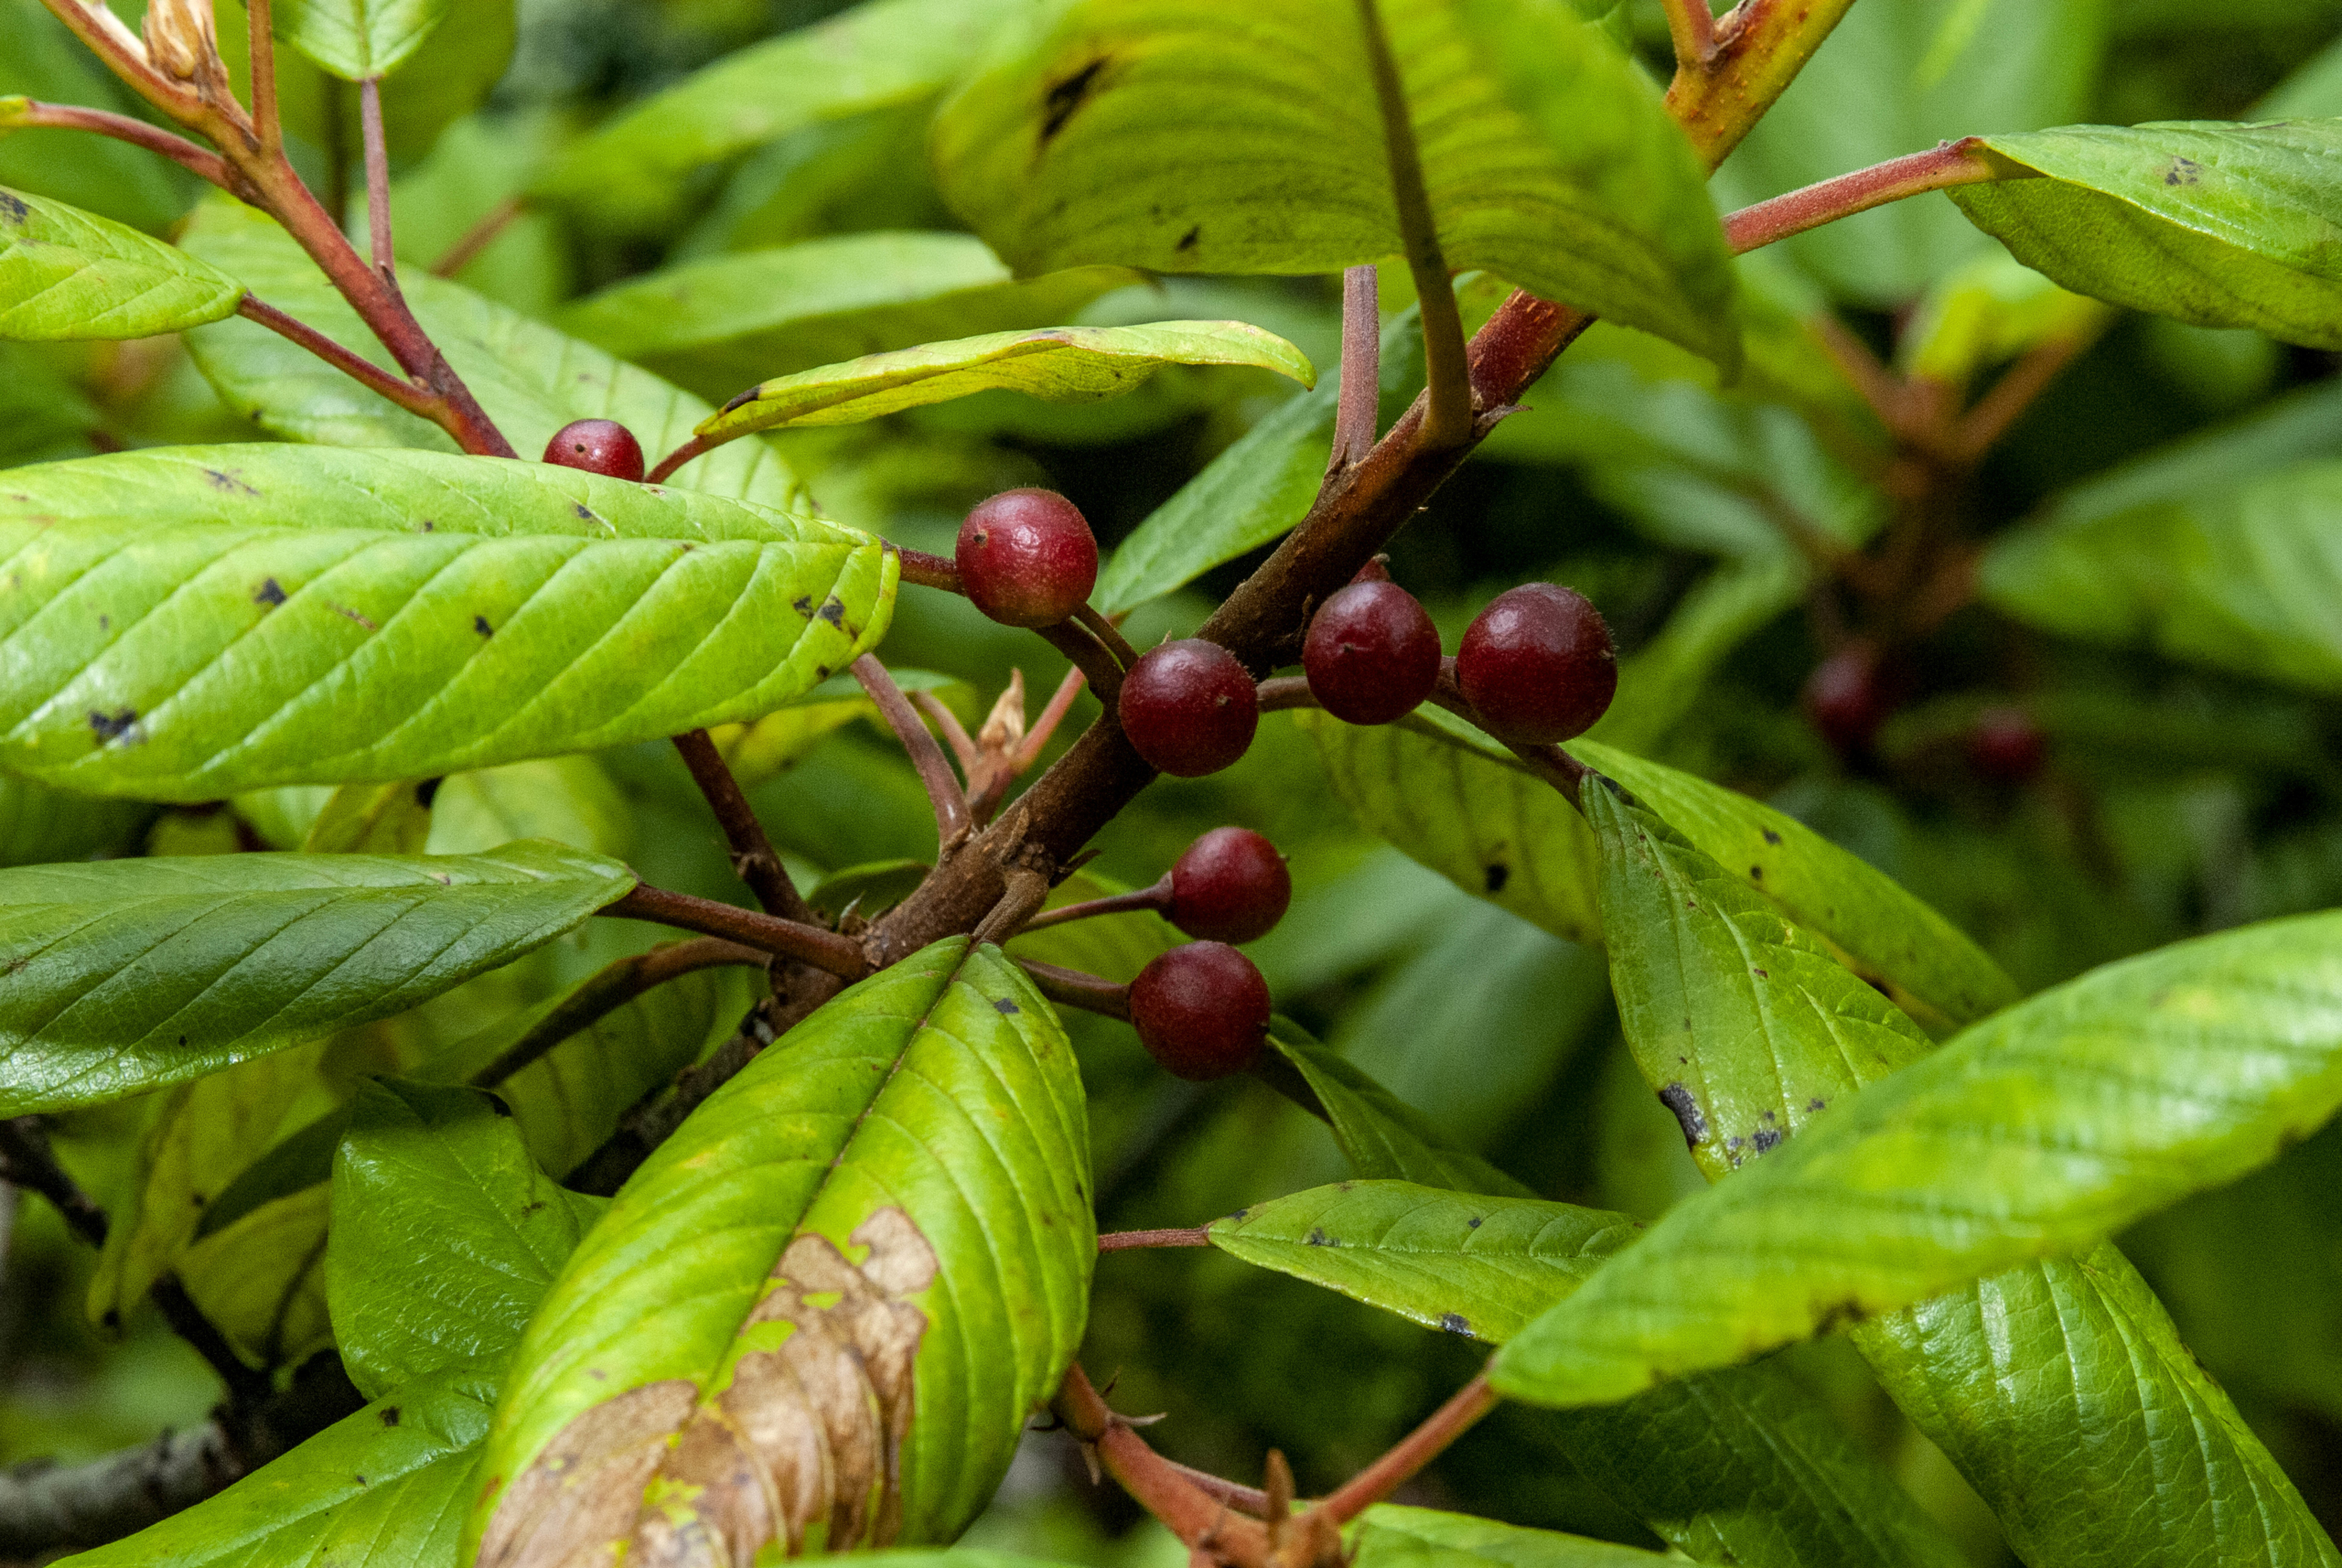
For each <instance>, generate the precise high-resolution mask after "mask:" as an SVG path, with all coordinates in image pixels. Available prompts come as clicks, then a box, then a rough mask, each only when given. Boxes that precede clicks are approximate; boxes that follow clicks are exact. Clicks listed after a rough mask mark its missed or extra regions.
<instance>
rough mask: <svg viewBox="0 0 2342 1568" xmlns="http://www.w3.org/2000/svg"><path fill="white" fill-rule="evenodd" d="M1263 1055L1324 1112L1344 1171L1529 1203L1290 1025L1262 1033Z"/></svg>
mask: <svg viewBox="0 0 2342 1568" xmlns="http://www.w3.org/2000/svg"><path fill="white" fill-rule="evenodd" d="M1269 1049H1270V1050H1272V1051H1273V1052H1275V1053H1276V1054H1277V1055H1278V1056H1280V1057H1282V1058H1284V1060H1285V1061H1286V1062H1287V1063H1289V1064H1290V1065H1291V1067H1292V1068H1293V1069H1294V1070H1295V1071H1296V1072H1298V1073H1299V1074H1300V1075H1301V1078H1302V1080H1303V1081H1304V1082H1305V1083H1306V1084H1307V1085H1308V1086H1309V1090H1310V1091H1311V1092H1312V1093H1314V1094H1315V1095H1316V1097H1317V1101H1318V1103H1319V1104H1321V1105H1323V1106H1324V1107H1325V1110H1326V1120H1327V1122H1328V1123H1329V1124H1330V1125H1331V1126H1332V1127H1333V1129H1334V1141H1335V1142H1336V1143H1338V1144H1340V1145H1341V1146H1342V1154H1343V1155H1344V1156H1346V1157H1347V1158H1348V1160H1349V1162H1350V1168H1351V1169H1353V1170H1355V1171H1356V1172H1358V1174H1359V1176H1366V1177H1368V1178H1370V1179H1372V1180H1378V1181H1407V1182H1415V1183H1419V1184H1421V1185H1423V1186H1426V1187H1445V1188H1447V1189H1449V1190H1451V1191H1455V1192H1471V1193H1498V1194H1501V1195H1503V1196H1505V1197H1531V1196H1532V1195H1531V1192H1530V1190H1529V1188H1528V1187H1525V1186H1523V1185H1522V1184H1521V1183H1520V1182H1519V1181H1516V1180H1514V1179H1513V1178H1512V1177H1511V1176H1507V1175H1505V1174H1504V1172H1502V1171H1500V1170H1499V1169H1497V1167H1496V1166H1494V1165H1490V1164H1489V1163H1488V1161H1486V1160H1484V1159H1482V1158H1481V1157H1480V1156H1479V1155H1476V1154H1473V1153H1471V1152H1470V1151H1469V1150H1466V1149H1459V1148H1457V1147H1456V1145H1455V1144H1452V1143H1450V1142H1449V1141H1448V1140H1447V1138H1446V1136H1445V1134H1443V1133H1441V1132H1440V1130H1439V1129H1438V1128H1437V1127H1435V1126H1434V1125H1433V1124H1432V1122H1431V1121H1430V1119H1429V1118H1427V1117H1425V1116H1424V1115H1423V1113H1422V1112H1419V1111H1416V1110H1415V1109H1414V1108H1413V1107H1412V1106H1410V1105H1408V1104H1407V1103H1406V1102H1405V1101H1402V1100H1401V1099H1399V1098H1398V1097H1397V1096H1396V1095H1394V1094H1392V1093H1391V1091H1390V1090H1387V1089H1385V1088H1383V1087H1382V1086H1381V1085H1380V1084H1379V1083H1377V1082H1375V1081H1374V1079H1371V1078H1370V1077H1368V1076H1367V1075H1366V1074H1365V1073H1363V1072H1361V1071H1359V1069H1357V1068H1355V1067H1352V1066H1351V1065H1350V1064H1349V1062H1348V1061H1347V1060H1346V1059H1344V1058H1341V1057H1339V1056H1337V1055H1336V1054H1335V1053H1334V1052H1332V1051H1329V1050H1327V1048H1326V1047H1324V1046H1321V1045H1319V1044H1318V1043H1317V1042H1316V1040H1313V1039H1311V1038H1310V1037H1309V1036H1308V1034H1307V1033H1306V1032H1305V1030H1303V1029H1302V1028H1301V1027H1300V1026H1298V1025H1296V1024H1295V1023H1293V1022H1292V1020H1290V1019H1286V1018H1278V1019H1276V1020H1275V1021H1274V1022H1273V1023H1272V1024H1271V1026H1270V1028H1269Z"/></svg>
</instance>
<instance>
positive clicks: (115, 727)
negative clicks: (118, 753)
mask: <svg viewBox="0 0 2342 1568" xmlns="http://www.w3.org/2000/svg"><path fill="white" fill-rule="evenodd" d="M137 723H138V710H137V709H135V708H122V709H118V710H117V711H115V712H113V713H111V714H108V713H101V712H100V711H99V710H97V709H96V708H91V710H90V733H91V734H92V735H94V736H97V737H98V744H99V745H100V746H103V745H105V743H106V742H108V741H110V740H122V739H124V738H125V737H127V736H130V732H131V730H132V729H133V728H134V726H135V725H137Z"/></svg>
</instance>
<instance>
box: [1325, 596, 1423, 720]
mask: <svg viewBox="0 0 2342 1568" xmlns="http://www.w3.org/2000/svg"><path fill="white" fill-rule="evenodd" d="M1301 668H1302V670H1303V671H1305V673H1306V674H1307V675H1308V677H1309V694H1310V695H1311V696H1313V697H1315V698H1316V699H1317V705H1318V706H1319V707H1321V708H1324V709H1325V710H1326V711H1327V713H1329V714H1333V715H1334V716H1335V717H1336V718H1338V719H1341V720H1343V721H1344V722H1346V723H1348V724H1354V725H1387V724H1389V723H1390V722H1391V720H1393V719H1397V718H1403V717H1405V716H1406V715H1407V714H1411V713H1413V712H1414V710H1415V709H1416V708H1417V707H1418V706H1420V705H1421V704H1422V703H1423V699H1425V698H1426V697H1429V696H1430V695H1431V689H1432V688H1433V687H1434V686H1435V685H1437V684H1439V628H1437V627H1435V626H1434V625H1432V623H1431V616H1430V615H1429V614H1428V613H1427V612H1426V611H1425V610H1424V609H1423V605H1422V604H1421V603H1420V602H1418V601H1417V599H1416V598H1415V596H1414V595H1413V594H1411V593H1409V592H1407V590H1406V589H1404V588H1402V587H1401V586H1399V585H1398V584H1396V583H1391V582H1380V583H1378V582H1371V581H1370V582H1363V583H1352V584H1351V585H1349V586H1348V587H1347V588H1344V589H1342V590H1341V591H1340V592H1338V593H1337V594H1336V595H1335V596H1333V597H1332V598H1330V599H1327V601H1326V603H1325V604H1324V606H1323V607H1320V608H1319V609H1318V611H1317V613H1316V616H1314V617H1313V618H1311V619H1310V622H1309V635H1308V637H1307V638H1306V639H1304V640H1303V642H1302V645H1301Z"/></svg>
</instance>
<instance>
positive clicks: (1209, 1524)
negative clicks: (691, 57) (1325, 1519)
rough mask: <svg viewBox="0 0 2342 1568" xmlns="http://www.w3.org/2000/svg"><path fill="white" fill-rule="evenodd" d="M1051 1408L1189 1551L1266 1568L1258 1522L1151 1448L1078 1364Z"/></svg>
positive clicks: (1265, 1544)
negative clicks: (1232, 1511) (1234, 1509)
mask: <svg viewBox="0 0 2342 1568" xmlns="http://www.w3.org/2000/svg"><path fill="white" fill-rule="evenodd" d="M1050 1408H1052V1409H1053V1410H1055V1411H1056V1412H1057V1415H1058V1420H1059V1421H1062V1422H1063V1423H1065V1424H1066V1426H1067V1428H1068V1429H1069V1430H1070V1431H1071V1432H1072V1433H1073V1434H1074V1435H1075V1436H1076V1437H1078V1438H1080V1440H1081V1441H1082V1442H1083V1443H1086V1444H1089V1445H1090V1448H1091V1449H1092V1450H1093V1451H1094V1452H1095V1453H1096V1454H1097V1455H1098V1459H1099V1462H1100V1463H1101V1464H1102V1465H1104V1466H1105V1467H1106V1472H1107V1474H1109V1475H1111V1476H1112V1477H1114V1479H1115V1480H1116V1481H1118V1482H1120V1483H1121V1484H1122V1487H1123V1490H1124V1491H1126V1492H1128V1493H1130V1495H1131V1496H1132V1497H1133V1498H1136V1499H1137V1500H1138V1502H1139V1505H1140V1506H1141V1507H1143V1508H1144V1509H1146V1511H1147V1512H1149V1513H1151V1514H1153V1515H1154V1516H1155V1518H1156V1519H1158V1520H1162V1521H1163V1522H1164V1524H1165V1525H1166V1526H1167V1527H1168V1528H1169V1529H1170V1530H1171V1533H1172V1534H1174V1535H1176V1536H1177V1537H1178V1538H1179V1539H1180V1540H1181V1541H1184V1542H1186V1543H1187V1545H1188V1546H1190V1547H1198V1548H1206V1547H1208V1548H1209V1550H1210V1552H1211V1554H1212V1555H1213V1556H1214V1557H1215V1558H1217V1559H1219V1561H1221V1562H1225V1563H1234V1564H1237V1565H1238V1568H1267V1564H1268V1560H1269V1539H1268V1531H1267V1530H1266V1529H1265V1528H1263V1527H1262V1524H1261V1523H1260V1521H1259V1520H1249V1519H1245V1518H1242V1517H1241V1516H1240V1515H1232V1514H1230V1512H1229V1511H1228V1509H1229V1505H1228V1502H1227V1501H1226V1500H1225V1499H1223V1498H1216V1497H1214V1496H1212V1495H1211V1494H1210V1493H1209V1492H1207V1491H1206V1490H1205V1489H1204V1488H1203V1487H1200V1486H1198V1484H1197V1483H1196V1481H1195V1480H1194V1479H1193V1478H1192V1477H1191V1476H1190V1475H1189V1474H1188V1473H1187V1470H1186V1467H1185V1466H1178V1465H1174V1464H1172V1463H1171V1461H1169V1460H1167V1459H1166V1458H1164V1457H1163V1456H1162V1455H1159V1454H1157V1453H1155V1450H1154V1449H1152V1448H1149V1447H1148V1446H1147V1445H1146V1440H1145V1439H1144V1438H1143V1437H1141V1436H1140V1435H1139V1434H1138V1433H1137V1431H1136V1430H1135V1429H1134V1428H1133V1427H1132V1426H1131V1424H1130V1423H1128V1422H1127V1421H1124V1420H1123V1418H1122V1417H1121V1416H1118V1415H1116V1414H1115V1413H1114V1412H1113V1411H1112V1409H1111V1408H1109V1407H1108V1405H1107V1403H1106V1402H1105V1401H1104V1400H1103V1399H1101V1398H1100V1397H1099V1394H1098V1391H1097V1390H1096V1389H1094V1388H1092V1387H1091V1386H1090V1379H1089V1377H1088V1375H1087V1374H1085V1373H1084V1372H1083V1371H1082V1369H1080V1367H1079V1366H1076V1367H1073V1368H1070V1369H1068V1370H1067V1372H1066V1375H1065V1384H1064V1386H1063V1387H1062V1388H1060V1389H1059V1390H1058V1397H1057V1399H1056V1400H1055V1401H1054V1402H1052V1404H1051V1407H1050Z"/></svg>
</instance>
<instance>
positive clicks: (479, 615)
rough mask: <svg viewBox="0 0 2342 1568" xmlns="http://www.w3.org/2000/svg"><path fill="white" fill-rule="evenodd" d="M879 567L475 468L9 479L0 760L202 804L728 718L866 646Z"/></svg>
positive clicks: (759, 525) (776, 522) (767, 535)
mask: <svg viewBox="0 0 2342 1568" xmlns="http://www.w3.org/2000/svg"><path fill="white" fill-rule="evenodd" d="M158 519H159V520H162V521H158ZM898 570H899V564H898V561H897V557H896V555H895V553H894V552H893V551H891V550H889V549H886V547H884V546H883V545H881V544H880V542H878V541H876V540H875V539H872V538H870V537H869V536H868V535H866V534H863V533H858V532H854V531H853V530H851V529H847V528H842V527H839V526H837V525H835V524H833V523H827V522H817V521H811V520H809V519H805V518H800V517H796V516H792V515H790V514H788V513H784V512H777V511H773V510H768V509H766V508H763V507H757V506H753V505H748V504H746V503H741V502H731V501H723V500H718V499H715V498H714V497H710V496H705V495H701V494H698V493H695V492H693V491H689V490H669V489H662V488H659V487H655V486H644V485H632V484H628V483H626V482H625V481H623V480H618V479H606V478H600V477H599V476H596V475H592V474H585V473H581V472H580V471H578V470H576V469H574V468H562V467H551V466H546V465H539V464H521V463H512V462H507V461H501V460H499V459H496V458H489V457H456V456H438V455H435V454H433V453H425V452H354V451H343V450H336V449H329V448H321V447H300V446H223V447H186V448H179V449H176V450H168V449H167V450H158V451H148V452H139V453H124V454H120V455H117V456H108V457H94V458H88V459H83V460H81V461H77V462H70V463H57V464H48V465H46V466H43V467H34V468H23V469H17V470H15V471H14V472H13V473H11V474H10V476H9V481H8V488H7V489H6V490H5V492H0V574H5V575H0V650H5V658H6V659H7V660H9V669H10V676H11V678H10V682H9V690H8V691H7V693H5V697H4V698H0V763H5V766H6V767H8V768H11V769H12V770H14V771H16V772H19V773H24V774H27V775H30V776H31V777H34V778H38V779H45V780H47V781H48V782H51V783H57V784H64V785H68V786H70V787H74V788H79V789H90V790H93V791H103V792H106V793H113V794H132V793H135V794H140V795H145V796H146V797H148V798H153V799H177V800H216V799H218V798H219V797H220V796H222V795H224V794H227V793H229V792H231V791H232V790H236V789H253V788H256V787H259V786H263V785H268V784H283V783H294V782H323V783H338V782H343V781H365V780H390V779H422V778H429V777H432V776H434V775H437V774H441V773H446V772H449V771H452V770H454V769H457V768H475V767H482V766H487V765H490V764H494V763H500V762H510V761H514V760H518V759H520V758H522V757H533V756H542V755H544V754H546V753H551V752H563V751H575V750H584V749H587V748H591V747H596V746H613V745H622V744H626V743H628V742H632V741H639V740H648V739H651V738H653V737H656V736H669V735H676V734H680V733H682V732H683V731H685V730H690V729H694V728H697V727H700V726H701V725H708V724H717V723H722V722H725V721H726V720H735V719H746V718H753V717H755V716H757V714H762V713H765V712H767V711H768V710H769V709H771V708H773V707H776V706H778V705H779V703H783V702H786V701H787V700H789V699H790V698H791V697H793V696H796V695H798V694H799V693H802V692H804V691H807V690H809V689H810V688H811V687H812V686H813V685H814V684H815V683H816V682H820V681H822V680H823V679H825V678H827V677H828V676H829V675H831V674H832V673H833V672H834V671H839V670H842V669H843V668H844V667H845V666H846V665H847V664H848V663H850V662H851V661H852V660H854V657H855V655H857V654H859V653H861V652H862V651H864V650H865V649H868V648H870V647H873V646H875V645H876V642H877V641H878V639H879V638H880V637H881V636H883V635H884V634H885V631H886V623H887V620H888V618H889V617H890V616H891V615H892V613H893V607H894V592H895V585H896V578H897V572H898Z"/></svg>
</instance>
